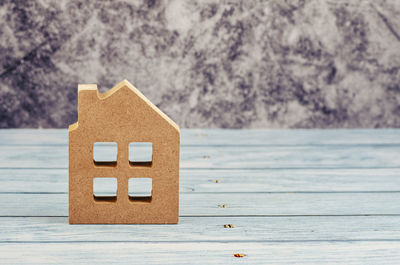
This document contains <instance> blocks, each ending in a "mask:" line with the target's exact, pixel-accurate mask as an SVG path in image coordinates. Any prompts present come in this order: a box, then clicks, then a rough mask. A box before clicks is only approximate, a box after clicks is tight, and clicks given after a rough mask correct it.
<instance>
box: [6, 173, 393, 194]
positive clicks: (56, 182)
mask: <svg viewBox="0 0 400 265" xmlns="http://www.w3.org/2000/svg"><path fill="white" fill-rule="evenodd" d="M0 176H1V177H0V192H3V193H4V192H6V193H7V192H13V193H18V192H22V193H28V192H31V193H35V192H36V193H45V192H57V193H67V192H68V170H67V169H0ZM358 191H375V192H377V191H400V169H399V168H381V169H334V170H332V169H296V170H287V169H264V170H262V169H261V170H243V169H237V170H212V169H211V170H190V169H188V170H185V169H182V170H181V171H180V192H181V193H195V192H358Z"/></svg>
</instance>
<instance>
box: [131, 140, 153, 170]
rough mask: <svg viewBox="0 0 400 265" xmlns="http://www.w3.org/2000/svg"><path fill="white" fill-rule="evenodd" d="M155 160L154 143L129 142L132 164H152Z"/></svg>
mask: <svg viewBox="0 0 400 265" xmlns="http://www.w3.org/2000/svg"><path fill="white" fill-rule="evenodd" d="M152 162H153V143H150V142H132V143H130V144H129V164H130V165H131V166H151V165H152Z"/></svg>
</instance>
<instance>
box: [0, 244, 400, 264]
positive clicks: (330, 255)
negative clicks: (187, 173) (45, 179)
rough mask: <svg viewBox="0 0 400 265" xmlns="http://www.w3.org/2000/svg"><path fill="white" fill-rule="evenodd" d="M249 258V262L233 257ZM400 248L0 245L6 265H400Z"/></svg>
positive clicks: (0, 261)
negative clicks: (399, 262) (244, 264)
mask: <svg viewBox="0 0 400 265" xmlns="http://www.w3.org/2000/svg"><path fill="white" fill-rule="evenodd" d="M235 253H243V254H245V255H246V256H244V257H243V258H235V257H234V256H233V254H235ZM399 260H400V242H398V241H395V242H387V241H384V242H381V241H369V242H357V241H355V242H354V241H349V242H335V241H332V242H303V243H301V244H300V243H299V242H283V243H282V242H271V243H263V242H261V243H260V242H249V243H236V242H232V243H225V242H224V243H210V242H176V243H174V242H172V243H142V242H140V243H133V242H132V243H118V242H105V243H93V242H76V243H26V244H15V243H14V244H10V243H6V244H0V264H76V263H79V264H107V263H109V264H116V263H122V264H185V265H186V264H243V263H246V264H365V263H368V264H397V263H398V261H399Z"/></svg>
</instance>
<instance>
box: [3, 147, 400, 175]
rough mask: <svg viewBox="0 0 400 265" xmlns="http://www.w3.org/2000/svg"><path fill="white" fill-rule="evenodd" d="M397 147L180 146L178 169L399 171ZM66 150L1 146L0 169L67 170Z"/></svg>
mask: <svg viewBox="0 0 400 265" xmlns="http://www.w3.org/2000/svg"><path fill="white" fill-rule="evenodd" d="M397 157H400V146H396V145H340V146H334V145H324V146H271V147H265V146H195V147H192V146H186V147H185V146H183V147H182V148H181V157H180V160H181V164H180V167H181V169H187V168H192V169H198V168H205V169H210V168H215V169H239V168H242V169H257V168H259V169H262V168H267V169H268V168H282V169H288V168H295V169H297V168H388V167H400V160H399V159H397ZM67 166H68V149H67V146H56V147H54V146H39V147H38V146H4V147H2V152H1V153H0V168H67Z"/></svg>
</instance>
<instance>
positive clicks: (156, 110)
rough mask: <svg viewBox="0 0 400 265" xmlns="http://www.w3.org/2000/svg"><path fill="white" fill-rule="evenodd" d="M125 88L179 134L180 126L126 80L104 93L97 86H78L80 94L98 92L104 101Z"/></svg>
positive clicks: (73, 126)
mask: <svg viewBox="0 0 400 265" xmlns="http://www.w3.org/2000/svg"><path fill="white" fill-rule="evenodd" d="M123 87H127V88H129V89H130V90H131V91H132V92H133V93H135V94H136V95H137V96H138V97H139V98H140V99H142V100H143V101H144V102H145V103H146V104H147V105H148V106H149V107H150V108H152V109H153V110H154V111H155V112H156V113H158V114H159V115H160V116H161V117H162V118H164V119H165V120H166V121H167V122H168V123H169V124H170V125H171V126H172V127H174V128H175V129H176V130H177V131H178V132H179V131H180V130H179V126H178V125H177V124H176V123H175V122H174V121H173V120H172V119H170V118H169V117H168V116H167V115H166V114H165V113H164V112H162V111H161V110H160V109H159V108H158V107H157V106H156V105H154V104H153V103H152V102H151V101H150V100H148V99H147V98H146V97H145V96H144V95H143V94H142V93H141V92H140V91H139V90H138V89H137V88H136V87H134V86H133V85H132V84H131V83H130V82H129V81H128V80H126V79H125V80H123V81H121V82H119V83H118V84H117V85H116V86H114V87H113V88H111V89H110V90H108V91H106V92H104V93H99V91H98V90H97V85H94V84H80V85H79V86H78V93H79V91H81V90H96V91H97V97H98V98H99V99H101V100H103V99H107V98H108V97H111V96H112V95H113V94H114V93H116V92H117V91H118V90H119V89H121V88H123ZM75 124H76V125H75ZM75 124H72V125H71V126H70V129H75V127H77V123H75ZM71 127H72V128H71Z"/></svg>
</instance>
